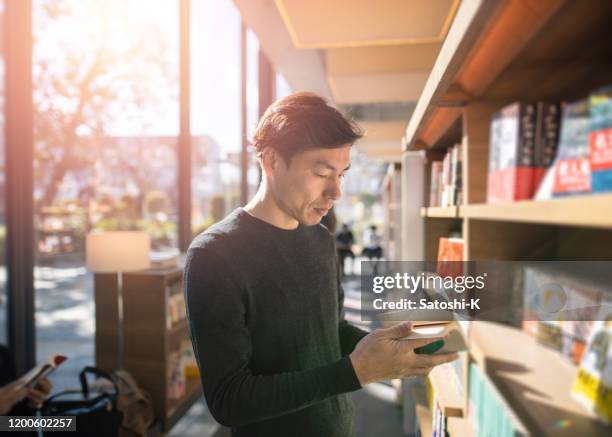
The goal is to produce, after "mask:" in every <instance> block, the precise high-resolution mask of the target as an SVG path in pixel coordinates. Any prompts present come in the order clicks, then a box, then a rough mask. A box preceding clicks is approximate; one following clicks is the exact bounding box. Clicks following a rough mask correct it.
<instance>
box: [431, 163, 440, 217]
mask: <svg viewBox="0 0 612 437" xmlns="http://www.w3.org/2000/svg"><path fill="white" fill-rule="evenodd" d="M441 175H442V162H441V161H433V162H432V163H431V179H430V181H431V182H430V185H429V206H440V177H441Z"/></svg>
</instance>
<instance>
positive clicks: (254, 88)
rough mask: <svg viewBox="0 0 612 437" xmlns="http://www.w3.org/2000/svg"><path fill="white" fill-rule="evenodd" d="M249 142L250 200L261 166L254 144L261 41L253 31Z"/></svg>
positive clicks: (250, 41)
mask: <svg viewBox="0 0 612 437" xmlns="http://www.w3.org/2000/svg"><path fill="white" fill-rule="evenodd" d="M246 42H247V66H246V67H247V111H246V112H247V123H246V124H247V140H248V142H249V147H248V148H247V150H248V152H249V168H248V170H247V179H248V187H249V192H248V194H247V197H248V198H249V199H250V198H251V197H252V196H253V195H254V194H255V193H256V192H257V188H258V186H259V174H260V171H259V164H258V163H257V159H256V156H255V150H254V149H253V148H252V147H251V146H250V145H251V144H252V139H253V134H254V133H255V128H256V127H257V123H258V122H259V39H258V38H257V35H255V32H253V31H252V30H251V29H248V30H247V41H246Z"/></svg>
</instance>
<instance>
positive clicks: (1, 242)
mask: <svg viewBox="0 0 612 437" xmlns="http://www.w3.org/2000/svg"><path fill="white" fill-rule="evenodd" d="M0 34H2V35H3V34H4V1H0ZM3 42H4V38H1V39H0V344H4V345H6V344H7V343H8V338H7V337H8V335H7V331H8V329H7V328H8V327H7V324H6V323H7V311H8V308H7V298H8V296H7V289H6V279H7V278H6V218H5V213H4V211H5V202H6V171H5V164H4V163H5V162H6V157H5V152H4V150H5V146H4V138H5V136H4V79H5V74H4V70H5V69H4V67H5V61H4V59H5V58H4V53H5V50H4V45H3V44H2V43H3Z"/></svg>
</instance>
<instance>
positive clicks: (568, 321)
mask: <svg viewBox="0 0 612 437" xmlns="http://www.w3.org/2000/svg"><path fill="white" fill-rule="evenodd" d="M595 277H596V275H595V272H593V274H592V275H589V272H586V271H584V272H581V271H580V270H579V267H571V266H567V265H563V266H559V267H550V266H546V267H544V266H542V267H532V266H530V267H526V268H525V269H524V271H523V273H522V282H521V287H522V300H523V315H522V319H523V322H522V328H523V330H524V331H525V332H527V333H528V334H530V335H532V336H534V337H535V338H536V340H537V341H538V342H539V343H540V344H543V345H545V346H547V347H550V348H552V349H554V350H556V351H558V352H559V353H560V354H561V356H563V357H564V358H566V359H568V360H570V361H571V362H573V363H574V364H578V363H579V362H580V360H581V359H582V357H583V354H584V350H585V346H586V343H587V340H588V339H589V336H590V333H591V330H592V328H593V320H594V319H595V317H596V315H597V314H596V312H597V310H598V308H599V307H600V306H601V305H602V303H603V302H605V299H606V293H607V289H608V287H609V286H608V285H607V283H606V282H605V280H603V279H599V280H597V279H595Z"/></svg>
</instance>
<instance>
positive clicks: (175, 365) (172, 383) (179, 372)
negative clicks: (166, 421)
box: [167, 350, 185, 400]
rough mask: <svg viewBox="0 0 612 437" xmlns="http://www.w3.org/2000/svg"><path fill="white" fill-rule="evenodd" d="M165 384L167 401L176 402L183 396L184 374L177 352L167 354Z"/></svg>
mask: <svg viewBox="0 0 612 437" xmlns="http://www.w3.org/2000/svg"><path fill="white" fill-rule="evenodd" d="M167 384H168V386H167V389H168V399H173V400H177V399H180V398H182V397H183V396H184V395H185V372H184V369H183V360H182V356H181V351H179V350H174V351H172V352H170V353H169V356H168V375H167Z"/></svg>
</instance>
